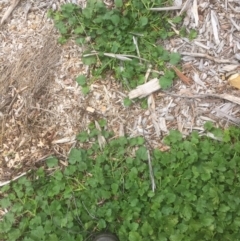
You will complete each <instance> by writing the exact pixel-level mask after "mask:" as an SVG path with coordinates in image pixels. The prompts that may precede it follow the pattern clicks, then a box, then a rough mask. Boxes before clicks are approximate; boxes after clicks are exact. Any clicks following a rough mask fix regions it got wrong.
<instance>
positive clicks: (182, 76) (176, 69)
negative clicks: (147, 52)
mask: <svg viewBox="0 0 240 241" xmlns="http://www.w3.org/2000/svg"><path fill="white" fill-rule="evenodd" d="M172 69H173V70H174V71H175V73H176V75H177V76H178V77H179V79H181V80H182V81H183V83H185V84H187V85H190V84H191V82H192V80H191V79H190V78H188V77H187V76H185V75H184V74H183V73H182V72H181V71H180V70H179V69H178V68H176V67H175V66H172Z"/></svg>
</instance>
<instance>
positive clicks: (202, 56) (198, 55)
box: [181, 52, 237, 64]
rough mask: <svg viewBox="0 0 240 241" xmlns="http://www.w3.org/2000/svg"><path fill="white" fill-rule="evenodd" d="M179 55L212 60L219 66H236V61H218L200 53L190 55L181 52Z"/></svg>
mask: <svg viewBox="0 0 240 241" xmlns="http://www.w3.org/2000/svg"><path fill="white" fill-rule="evenodd" d="M181 55H187V56H192V57H197V58H207V59H209V60H212V61H214V62H216V63H219V64H228V63H230V64H233V63H234V64H236V63H237V61H234V60H230V59H218V58H214V57H212V56H210V55H208V54H201V53H190V52H183V53H181Z"/></svg>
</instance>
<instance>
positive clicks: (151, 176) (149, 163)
mask: <svg viewBox="0 0 240 241" xmlns="http://www.w3.org/2000/svg"><path fill="white" fill-rule="evenodd" d="M147 154H148V166H149V174H150V179H151V183H152V191H153V192H155V189H156V184H155V180H154V175H153V168H152V162H151V156H150V152H149V150H148V151H147Z"/></svg>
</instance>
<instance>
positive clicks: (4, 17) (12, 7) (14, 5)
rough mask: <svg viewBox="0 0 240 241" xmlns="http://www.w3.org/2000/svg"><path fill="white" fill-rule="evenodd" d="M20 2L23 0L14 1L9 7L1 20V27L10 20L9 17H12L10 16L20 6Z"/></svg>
mask: <svg viewBox="0 0 240 241" xmlns="http://www.w3.org/2000/svg"><path fill="white" fill-rule="evenodd" d="M20 1H21V0H12V3H11V5H10V6H9V7H8V9H7V11H6V12H5V13H4V15H3V17H2V19H1V22H0V25H2V24H3V23H4V22H5V21H6V20H7V19H8V17H9V16H10V14H11V13H12V11H13V10H14V8H15V7H16V6H17V5H18V3H19V2H20Z"/></svg>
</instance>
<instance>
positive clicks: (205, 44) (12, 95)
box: [0, 0, 240, 185]
mask: <svg viewBox="0 0 240 241" xmlns="http://www.w3.org/2000/svg"><path fill="white" fill-rule="evenodd" d="M66 2H73V3H76V4H79V5H80V6H83V7H84V6H85V1H81V0H78V1H77V0H75V1H73V0H72V1H57V0H54V1H41V2H40V3H39V2H36V1H31V0H25V1H20V3H19V4H18V6H17V7H16V8H15V10H14V11H13V13H12V15H10V17H9V18H8V19H7V20H6V21H5V23H4V24H3V25H2V26H1V31H0V63H1V65H0V180H1V181H2V184H1V185H3V184H4V183H5V181H7V180H10V179H12V178H14V177H16V176H18V175H20V174H22V173H24V172H26V171H28V170H31V169H34V168H36V167H38V166H40V165H42V164H43V162H44V160H45V159H46V157H48V156H49V155H54V156H57V157H58V158H59V159H60V160H61V162H62V163H63V164H64V163H65V161H66V160H67V156H68V153H69V151H70V149H71V148H72V147H74V146H75V145H76V144H77V142H76V138H75V137H76V134H77V133H79V132H80V131H81V130H85V129H86V128H87V126H88V124H89V122H90V121H97V120H98V119H100V118H105V119H107V121H108V128H109V129H110V130H113V131H114V132H115V134H116V136H119V135H123V134H128V135H130V136H138V135H143V136H144V137H145V138H146V139H147V141H148V143H149V144H150V145H151V147H152V148H156V147H157V148H162V144H161V141H162V138H163V137H164V136H165V135H166V134H167V133H168V132H169V130H170V129H178V130H179V131H181V132H182V133H183V134H184V135H187V134H189V133H190V132H191V131H192V130H198V131H199V132H202V131H203V124H204V123H205V122H206V121H207V120H211V121H213V122H215V123H216V125H219V126H222V127H226V126H228V125H229V124H230V123H233V124H235V125H239V124H240V119H239V105H238V104H236V103H232V102H229V101H226V100H222V99H219V98H213V97H206V98H188V97H189V96H192V95H201V94H219V95H220V94H223V93H228V94H231V95H234V96H238V95H239V90H237V89H234V88H233V87H231V86H230V85H229V84H228V82H227V81H226V78H227V76H229V75H230V74H231V73H236V72H238V71H239V61H238V60H239V59H238V58H239V50H240V45H239V30H237V26H239V20H240V18H239V13H238V12H237V11H235V10H237V7H239V3H238V2H234V1H232V2H231V3H229V4H230V5H228V4H227V5H226V4H224V3H219V2H217V1H216V2H209V1H195V0H194V1H189V0H187V1H184V2H183V3H182V9H183V8H184V7H186V4H188V5H187V14H186V18H185V20H184V26H185V27H186V28H187V29H190V28H194V29H196V31H197V32H198V37H197V39H195V40H193V41H189V40H188V39H187V38H183V37H180V36H178V37H176V38H174V39H172V40H171V41H160V42H159V43H158V44H162V45H164V47H165V48H167V49H168V50H170V51H173V52H179V53H181V54H182V63H183V66H182V70H181V71H182V73H183V74H184V75H185V76H187V77H188V78H191V79H192V80H193V81H192V84H191V85H190V86H187V85H185V84H184V83H183V82H182V80H181V79H178V80H176V81H175V83H174V86H173V87H172V89H171V90H170V91H169V92H168V93H166V92H161V91H158V92H155V93H153V94H151V95H149V96H148V109H147V110H143V109H141V107H140V106H139V104H138V103H135V104H134V105H133V106H132V107H130V108H125V107H124V105H123V99H124V98H125V97H126V96H127V95H128V93H127V92H126V91H125V90H124V89H123V88H122V86H121V84H119V83H118V82H117V81H116V80H115V79H113V78H112V76H111V75H109V76H107V77H105V78H104V79H99V80H97V81H96V82H94V83H92V84H91V85H90V87H91V91H90V94H89V95H87V96H83V95H82V93H81V88H80V87H79V86H78V84H77V83H76V81H75V79H76V77H77V76H79V75H80V74H85V75H86V76H89V68H88V67H87V66H85V65H84V64H83V63H82V62H81V54H82V51H83V49H82V47H81V46H77V45H76V44H75V43H74V41H71V40H70V41H69V42H68V43H67V44H65V45H62V46H59V45H57V44H56V41H57V38H58V33H57V32H56V30H55V29H54V25H53V23H52V21H51V20H49V19H48V18H47V10H48V9H49V8H52V9H57V8H58V7H59V6H60V5H61V4H63V3H66ZM178 2H182V1H178ZM106 4H112V2H111V1H106ZM230 6H231V7H233V8H231V7H230ZM8 7H9V3H8V1H2V2H0V14H1V16H3V15H4V13H5V12H6V11H7V8H8ZM196 9H197V11H196ZM180 11H181V9H180V10H179V11H177V13H180ZM173 29H174V30H175V31H176V32H177V31H178V30H177V29H176V28H175V26H174V25H173ZM199 54H200V55H199ZM209 56H210V57H212V58H209ZM219 60H223V61H219ZM224 60H225V61H224ZM186 97H187V98H186Z"/></svg>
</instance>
